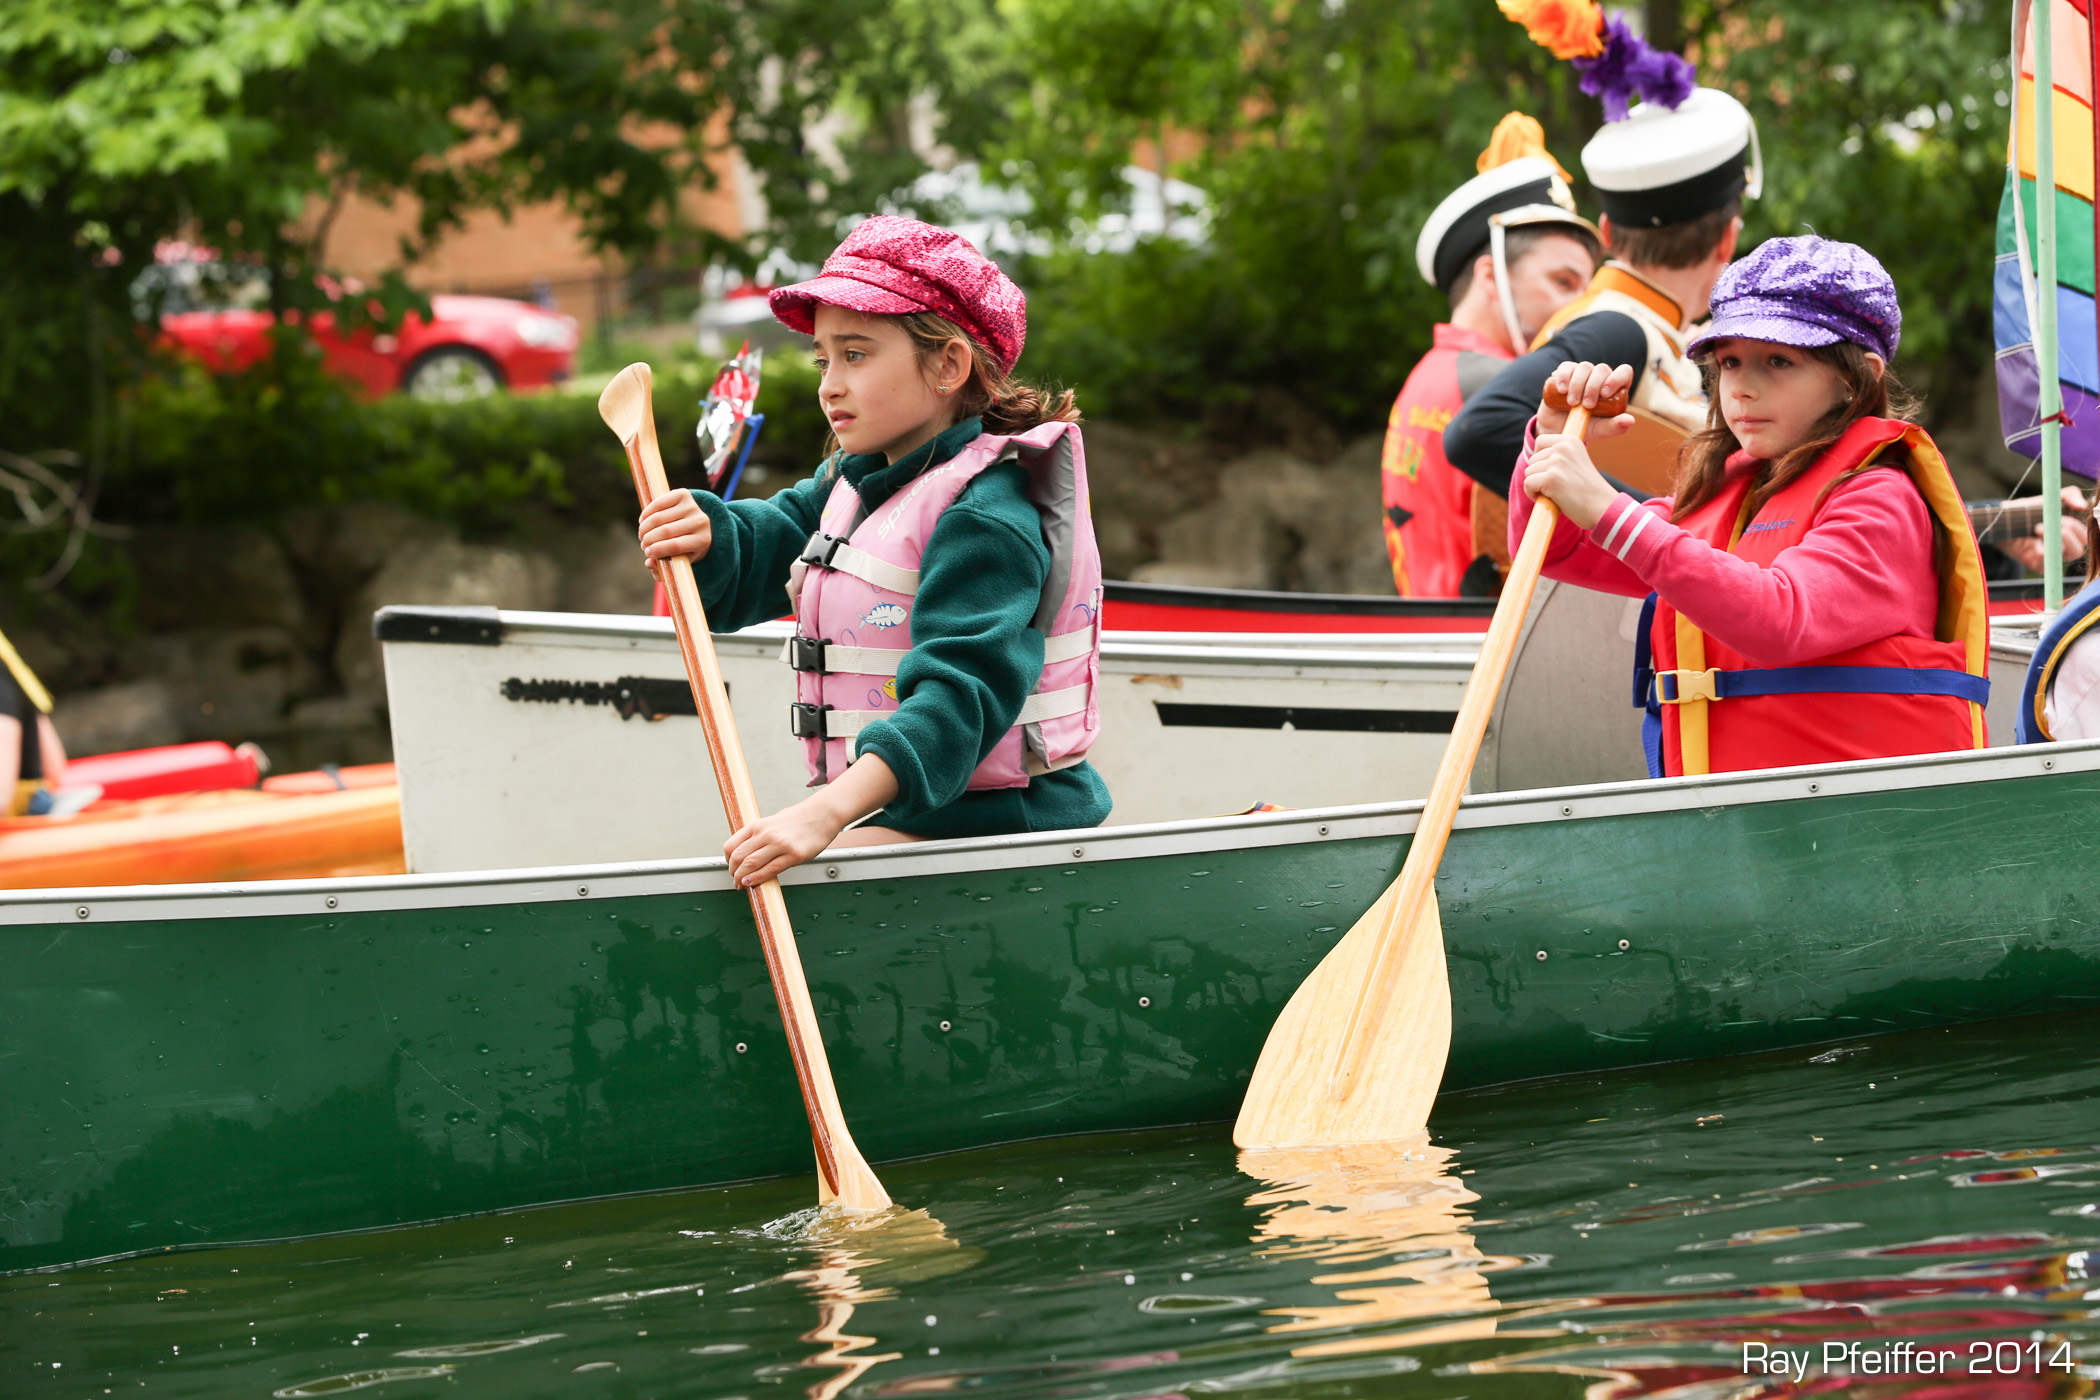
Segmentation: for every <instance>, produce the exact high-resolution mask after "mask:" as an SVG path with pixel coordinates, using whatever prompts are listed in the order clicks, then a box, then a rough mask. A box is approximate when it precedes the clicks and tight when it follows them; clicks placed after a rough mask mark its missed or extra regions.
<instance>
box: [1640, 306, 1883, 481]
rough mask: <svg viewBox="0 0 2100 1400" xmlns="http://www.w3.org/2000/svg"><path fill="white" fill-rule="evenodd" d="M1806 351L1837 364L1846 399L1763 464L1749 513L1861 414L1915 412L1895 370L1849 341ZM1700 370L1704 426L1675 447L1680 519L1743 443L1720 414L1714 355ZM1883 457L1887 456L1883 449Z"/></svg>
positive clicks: (1702, 362)
mask: <svg viewBox="0 0 2100 1400" xmlns="http://www.w3.org/2000/svg"><path fill="white" fill-rule="evenodd" d="M1805 353H1806V354H1807V355H1808V356H1809V357H1810V358H1811V359H1816V360H1821V361H1822V362H1823V363H1824V364H1827V365H1835V366H1836V367H1837V372H1838V377H1839V378H1840V379H1842V380H1843V381H1844V384H1845V389H1846V395H1847V396H1846V398H1845V400H1844V402H1842V403H1840V404H1839V405H1838V406H1837V407H1835V408H1833V409H1831V410H1830V412H1828V413H1826V414H1824V415H1823V416H1822V417H1821V418H1820V419H1818V420H1817V421H1816V425H1815V427H1814V428H1813V429H1811V430H1810V432H1809V438H1808V441H1807V442H1804V443H1802V444H1801V445H1800V446H1799V447H1797V448H1795V449H1794V450H1793V451H1792V452H1789V453H1787V454H1786V455H1785V456H1784V457H1781V458H1780V459H1779V460H1778V461H1776V462H1771V463H1768V464H1766V466H1765V467H1764V475H1763V479H1762V480H1760V481H1759V482H1758V483H1757V485H1756V487H1755V488H1754V489H1753V490H1752V491H1751V492H1750V507H1749V514H1751V515H1755V514H1757V510H1758V507H1760V506H1762V505H1763V504H1764V503H1765V502H1766V501H1768V500H1770V499H1771V497H1772V495H1773V493H1774V492H1776V491H1778V490H1779V489H1780V488H1781V487H1783V486H1785V485H1786V484H1787V483H1788V482H1790V481H1792V480H1793V479H1794V478H1795V477H1797V476H1799V475H1801V473H1803V472H1805V471H1807V470H1808V469H1809V468H1810V467H1811V466H1813V465H1814V464H1815V460H1816V459H1817V458H1818V457H1820V456H1822V455H1823V453H1824V452H1825V451H1826V450H1828V449H1829V447H1830V445H1831V444H1832V443H1834V442H1836V441H1837V440H1838V439H1839V438H1841V437H1843V436H1844V434H1845V429H1847V428H1849V427H1851V426H1852V425H1853V424H1854V423H1856V422H1858V421H1859V420H1860V419H1862V418H1901V419H1905V420H1908V419H1909V418H1910V417H1911V415H1912V414H1914V413H1915V412H1916V411H1917V407H1918V405H1917V400H1916V399H1915V398H1913V397H1912V396H1911V392H1910V390H1908V389H1906V388H1905V387H1904V386H1903V383H1902V381H1900V380H1898V379H1897V378H1896V376H1895V373H1894V372H1893V371H1891V370H1889V369H1887V368H1886V367H1884V368H1883V370H1882V372H1881V373H1880V374H1876V373H1875V372H1874V364H1873V362H1872V361H1871V360H1869V359H1868V358H1867V352H1866V351H1865V350H1862V349H1861V348H1860V347H1859V346H1857V345H1854V344H1853V343H1852V342H1851V341H1849V340H1841V341H1839V342H1838V343H1837V344H1835V345H1817V346H1813V347H1809V348H1807V349H1806V351H1805ZM1699 371H1700V374H1701V375H1702V376H1703V377H1704V378H1705V381H1706V402H1707V404H1708V407H1707V410H1706V430H1705V431H1704V432H1700V433H1695V434H1693V435H1692V436H1691V437H1690V438H1689V439H1687V440H1686V441H1685V444H1684V446H1682V447H1680V448H1678V449H1677V491H1676V499H1675V501H1674V502H1673V504H1672V505H1671V508H1670V519H1671V520H1673V521H1678V520H1683V519H1684V518H1685V517H1686V516H1688V515H1690V514H1691V513H1692V512H1693V511H1695V510H1697V509H1698V508H1699V507H1701V506H1703V505H1705V504H1706V503H1707V502H1708V501H1711V500H1712V499H1713V498H1714V497H1715V496H1717V495H1719V494H1720V492H1721V481H1722V478H1723V477H1724V476H1725V475H1726V473H1727V469H1728V459H1729V458H1730V457H1731V456H1733V455H1735V454H1736V453H1737V452H1740V451H1742V448H1743V445H1742V443H1740V442H1738V441H1737V440H1736V436H1735V434H1734V433H1733V432H1731V431H1730V430H1729V427H1728V422H1727V420H1726V419H1725V418H1723V417H1722V415H1721V371H1720V370H1719V368H1717V367H1716V365H1715V364H1714V357H1713V355H1712V354H1708V355H1706V356H1705V357H1704V358H1702V359H1701V360H1700V362H1699ZM1883 456H1884V458H1886V456H1887V454H1886V453H1884V454H1883ZM1876 465H1878V466H1887V465H1889V462H1888V461H1886V460H1877V462H1876ZM1862 470H1864V469H1862ZM1843 480H1844V478H1843V477H1840V478H1838V481H1833V482H1831V483H1830V485H1829V486H1826V487H1824V488H1823V489H1824V492H1825V494H1828V493H1829V492H1830V491H1832V490H1834V489H1836V487H1837V486H1838V483H1839V482H1841V481H1843Z"/></svg>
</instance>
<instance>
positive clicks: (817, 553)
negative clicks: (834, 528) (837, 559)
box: [802, 530, 846, 569]
mask: <svg viewBox="0 0 2100 1400" xmlns="http://www.w3.org/2000/svg"><path fill="white" fill-rule="evenodd" d="M845 542H846V537H845V536H844V535H827V534H825V533H824V532H823V531H822V530H819V531H817V533H815V534H814V535H811V536H810V537H809V543H808V544H806V545H804V546H803V547H802V562H803V563H805V564H810V565H814V566H815V567H817V568H819V569H828V568H830V567H831V559H832V556H833V555H835V554H837V553H838V552H839V546H840V545H842V544H844V543H845Z"/></svg>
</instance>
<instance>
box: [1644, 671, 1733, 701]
mask: <svg viewBox="0 0 2100 1400" xmlns="http://www.w3.org/2000/svg"><path fill="white" fill-rule="evenodd" d="M1716 674H1717V673H1716V672H1714V671H1712V670H1706V671H1657V672H1656V673H1655V700H1656V703H1657V704H1661V705H1682V704H1684V703H1685V702H1686V701H1687V700H1718V699H1720V698H1721V692H1720V690H1719V688H1718V686H1717V685H1716V683H1715V679H1714V678H1715V676H1716Z"/></svg>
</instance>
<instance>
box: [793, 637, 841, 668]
mask: <svg viewBox="0 0 2100 1400" xmlns="http://www.w3.org/2000/svg"><path fill="white" fill-rule="evenodd" d="M830 645H831V643H829V642H827V641H825V640H824V639H823V638H822V637H790V638H788V665H789V667H791V668H792V669H794V670H797V671H815V672H817V673H818V674H820V675H821V674H822V673H823V670H824V648H826V647H828V646H830Z"/></svg>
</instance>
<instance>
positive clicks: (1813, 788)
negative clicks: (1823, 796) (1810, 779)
mask: <svg viewBox="0 0 2100 1400" xmlns="http://www.w3.org/2000/svg"><path fill="white" fill-rule="evenodd" d="M1808 790H1809V791H1810V792H1821V791H1822V790H1823V785H1822V784H1821V783H1810V784H1809V785H1808Z"/></svg>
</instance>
